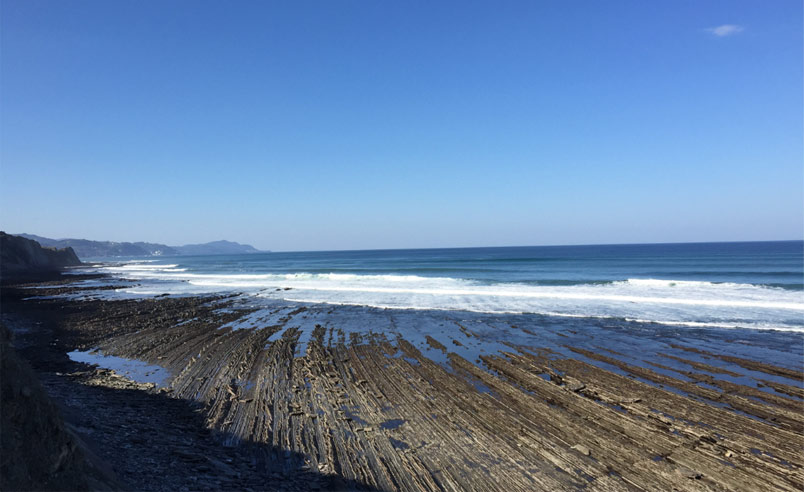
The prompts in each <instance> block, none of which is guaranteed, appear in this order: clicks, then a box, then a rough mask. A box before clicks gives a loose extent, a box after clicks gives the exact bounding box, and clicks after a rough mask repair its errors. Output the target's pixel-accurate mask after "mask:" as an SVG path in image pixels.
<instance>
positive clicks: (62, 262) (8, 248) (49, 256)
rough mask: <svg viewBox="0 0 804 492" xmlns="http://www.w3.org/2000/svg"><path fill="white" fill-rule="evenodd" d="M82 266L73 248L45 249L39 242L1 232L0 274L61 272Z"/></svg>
mask: <svg viewBox="0 0 804 492" xmlns="http://www.w3.org/2000/svg"><path fill="white" fill-rule="evenodd" d="M78 265H81V260H79V259H78V256H76V254H75V251H73V249H72V248H63V249H55V248H43V247H42V246H41V245H40V244H39V243H38V242H36V241H34V240H31V239H26V238H24V237H19V236H12V235H10V234H6V233H5V232H2V231H0V274H2V275H3V276H7V275H18V274H23V273H30V272H48V271H56V270H61V269H62V268H64V267H68V266H78Z"/></svg>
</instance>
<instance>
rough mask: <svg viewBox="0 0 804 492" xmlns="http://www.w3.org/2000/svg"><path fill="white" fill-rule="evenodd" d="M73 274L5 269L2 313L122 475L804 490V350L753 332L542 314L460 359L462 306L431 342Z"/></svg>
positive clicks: (190, 483) (135, 481) (436, 485)
mask: <svg viewBox="0 0 804 492" xmlns="http://www.w3.org/2000/svg"><path fill="white" fill-rule="evenodd" d="M69 277H70V278H69V280H70V281H73V282H75V281H79V280H81V281H86V280H90V279H92V277H91V276H86V275H83V276H82V275H71V276H69ZM81 285H82V284H77V283H73V284H69V283H68V280H67V279H65V278H59V279H53V280H50V281H42V282H38V283H36V284H30V283H28V284H20V285H5V286H3V289H2V322H3V324H4V325H5V326H6V327H7V328H8V329H9V330H10V331H11V332H12V334H13V344H14V347H15V350H16V352H17V353H18V354H19V355H20V356H21V357H22V358H24V359H26V360H27V361H28V362H29V363H30V365H31V366H32V367H33V369H34V370H35V372H36V373H37V374H38V376H39V379H40V381H41V384H42V385H43V387H44V388H45V390H46V392H47V394H48V395H49V396H50V398H51V400H52V401H53V402H55V403H56V405H57V406H58V408H59V410H60V412H61V415H62V417H63V419H64V422H65V425H66V426H67V428H68V429H69V430H70V432H72V433H74V434H75V435H76V436H77V438H79V439H80V440H81V441H82V442H84V443H85V445H86V448H87V449H88V452H89V453H91V454H92V455H93V456H94V457H95V459H96V461H97V463H100V464H99V465H97V466H107V467H108V473H107V476H110V477H111V476H113V479H109V480H117V482H114V481H111V482H108V483H111V485H109V488H112V489H114V488H117V485H115V484H123V485H121V486H124V487H125V488H128V489H131V490H392V491H395V490H484V491H486V490H501V491H512V490H577V489H591V490H752V491H754V490H791V491H792V490H802V489H804V473H803V472H802V466H804V452H803V451H804V389H803V388H802V386H803V385H802V377H803V376H804V374H802V367H801V366H800V365H799V366H798V367H795V366H791V365H790V364H777V363H775V362H774V361H773V360H769V359H770V357H769V356H767V357H762V356H761V354H763V352H762V351H761V350H757V351H756V352H755V353H757V354H760V355H759V356H757V357H754V358H749V357H745V356H742V355H741V356H737V355H733V354H744V353H745V350H743V348H744V345H745V343H747V342H745V340H740V339H734V340H729V339H723V340H718V341H717V343H712V344H708V345H707V344H706V343H689V342H688V341H687V340H681V341H678V342H677V343H674V342H672V341H666V340H662V341H661V342H656V344H654V345H653V346H652V348H651V350H650V351H644V352H642V349H641V348H640V347H641V345H640V343H641V342H640V341H635V342H634V343H633V347H632V349H631V350H630V351H629V353H625V352H624V351H622V349H620V350H616V349H614V348H612V345H610V344H607V343H606V340H605V339H603V338H600V339H599V340H595V339H594V336H592V335H588V334H582V335H583V338H584V342H583V343H578V342H576V340H578V339H579V338H578V337H579V335H578V334H577V333H560V332H548V331H545V332H544V335H542V334H541V333H533V334H532V335H533V336H532V337H531V338H530V340H536V341H538V340H540V337H541V338H544V340H545V343H544V344H543V345H540V344H539V343H536V344H533V343H531V344H529V345H523V344H520V343H517V342H516V340H518V339H512V340H514V341H511V342H505V343H504V345H505V347H504V349H503V350H499V351H494V352H488V353H486V354H485V355H479V356H478V357H477V358H476V359H474V360H470V359H467V358H466V357H464V356H463V355H462V354H465V353H466V352H465V351H462V350H460V348H461V347H464V346H470V345H477V344H481V343H483V338H482V335H481V334H479V333H477V332H475V331H474V330H473V328H472V327H471V326H464V325H460V324H458V325H457V326H455V327H451V328H450V330H451V333H453V334H454V335H453V336H452V337H451V338H450V342H448V343H443V339H442V340H441V341H440V340H439V339H437V337H433V336H429V335H428V336H426V337H425V339H424V340H425V341H424V343H425V345H422V344H421V343H416V342H415V341H413V340H407V339H405V337H404V336H402V335H399V332H391V331H388V330H384V329H383V327H382V326H376V327H374V326H365V327H362V329H361V330H355V329H353V328H354V327H347V326H345V325H343V324H342V323H344V321H343V320H345V319H349V318H348V317H345V316H342V315H341V316H338V310H339V309H342V308H341V307H337V306H328V307H326V309H322V308H317V310H316V311H315V313H312V312H311V310H310V308H308V307H305V306H303V305H301V306H294V307H293V308H292V309H287V310H285V311H282V312H281V313H279V315H277V316H274V317H272V318H271V319H270V321H265V322H261V321H260V320H259V319H257V320H254V319H251V322H250V325H251V326H250V327H249V329H238V328H240V327H241V325H240V324H238V323H239V321H242V320H243V319H246V318H248V317H249V316H250V315H252V312H251V311H250V310H249V309H245V308H242V307H240V306H238V303H237V298H236V296H231V297H226V296H216V297H171V296H162V297H157V298H147V299H138V300H134V299H120V300H99V299H95V298H92V297H91V296H90V297H82V296H81V293H82V291H83V290H84V289H88V288H87V287H82V286H81ZM31 287H36V289H35V292H34V290H33V289H31ZM95 288H96V287H95ZM65 295H66V296H65ZM305 320H306V321H305ZM354 322H359V321H354ZM304 323H307V324H308V325H309V324H310V323H312V326H313V328H312V329H311V330H309V332H306V331H303V330H302V329H301V328H300V327H301V326H302V325H303V324H304ZM508 328H509V329H522V330H525V329H527V330H532V328H521V327H520V328H517V327H508ZM595 333H597V334H598V335H596V336H600V337H603V335H600V333H604V332H601V331H600V330H598V331H595ZM604 334H605V333H604ZM615 335H616V336H617V337H619V339H620V340H622V339H624V338H623V337H624V335H623V334H622V333H617V334H614V333H613V334H612V336H615ZM548 340H549V343H547V342H548ZM625 340H627V338H625ZM799 340H800V339H799ZM730 344H731V345H730ZM622 345H623V344H622V343H621V344H620V345H618V347H621V346H622ZM738 348H739V349H740V350H737V349H738ZM559 349H560V350H559ZM76 351H77V352H76ZM68 353H80V354H81V356H82V357H87V358H89V359H86V360H101V361H102V360H103V356H113V357H115V358H124V359H133V360H137V361H141V362H142V363H144V364H143V365H142V368H143V373H144V375H145V376H146V377H145V379H148V377H151V379H155V376H159V375H160V374H161V375H163V377H161V379H160V380H159V381H151V382H148V381H147V380H145V379H143V378H141V377H139V376H142V375H141V374H138V375H137V377H135V376H134V375H133V372H136V371H133V372H132V373H131V374H126V372H125V371H123V370H117V371H114V370H110V369H107V368H105V367H104V365H103V364H100V365H99V366H98V365H91V364H87V363H85V362H77V361H76V359H78V357H76V356H73V357H72V359H71V358H70V357H68V355H67V354H68ZM568 354H570V355H568ZM92 357H97V359H91V358H92ZM145 364H147V366H146V365H145ZM106 367H108V366H106ZM156 379H158V378H156ZM5 404H6V402H4V405H5ZM4 431H5V429H4Z"/></svg>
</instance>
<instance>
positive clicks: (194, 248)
mask: <svg viewBox="0 0 804 492" xmlns="http://www.w3.org/2000/svg"><path fill="white" fill-rule="evenodd" d="M175 249H176V250H178V252H179V254H181V255H236V254H244V253H260V252H261V251H260V250H258V249H256V248H254V247H253V246H249V245H248V244H240V243H235V242H232V241H212V242H211V243H204V244H187V245H185V246H176V247H175Z"/></svg>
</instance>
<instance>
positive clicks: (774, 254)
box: [104, 241, 804, 332]
mask: <svg viewBox="0 0 804 492" xmlns="http://www.w3.org/2000/svg"><path fill="white" fill-rule="evenodd" d="M104 270H105V271H107V272H109V273H112V274H114V275H117V276H120V277H123V278H126V279H131V280H136V281H137V282H138V285H136V286H134V287H131V288H125V289H121V291H120V294H128V295H135V296H137V295H140V296H149V295H159V294H165V293H168V294H174V295H175V294H199V293H214V292H233V291H234V292H242V293H244V294H245V295H247V296H250V297H251V298H253V299H254V300H255V301H256V300H281V301H287V302H295V303H309V304H339V305H351V306H364V307H370V308H381V309H398V310H435V311H458V312H460V311H464V312H475V313H498V314H502V313H504V314H507V315H529V314H530V315H542V316H550V317H554V318H578V319H580V318H587V319H605V320H612V321H616V320H620V321H628V322H637V323H661V324H665V325H668V326H687V327H691V328H700V327H711V328H723V329H726V328H746V329H772V330H784V331H801V332H804V242H802V241H778V242H744V243H698V244H648V245H611V246H545V247H511V248H461V249H421V250H376V251H333V252H298V253H265V254H250V255H232V256H226V255H220V256H195V257H193V256H180V257H158V258H153V259H148V260H142V259H134V260H131V261H125V260H122V261H121V260H120V259H115V261H114V262H113V263H112V264H107V266H106V267H105V268H104Z"/></svg>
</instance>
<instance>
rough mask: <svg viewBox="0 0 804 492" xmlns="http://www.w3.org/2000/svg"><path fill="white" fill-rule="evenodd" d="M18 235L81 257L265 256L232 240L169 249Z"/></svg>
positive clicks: (145, 244) (148, 245)
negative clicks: (255, 254) (66, 249)
mask: <svg viewBox="0 0 804 492" xmlns="http://www.w3.org/2000/svg"><path fill="white" fill-rule="evenodd" d="M17 235H18V236H22V237H24V238H27V239H33V240H34V241H37V242H38V243H39V244H41V245H42V246H45V247H48V248H73V250H74V251H75V253H76V254H77V255H78V256H79V257H80V258H106V257H114V256H178V255H225V254H230V255H231V254H243V253H262V251H260V250H258V249H256V248H254V247H253V246H249V245H248V244H239V243H235V242H232V241H212V242H211V243H205V244H188V245H186V246H167V245H165V244H158V243H144V242H136V243H117V242H113V241H90V240H88V239H51V238H47V237H42V236H37V235H34V234H17Z"/></svg>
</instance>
